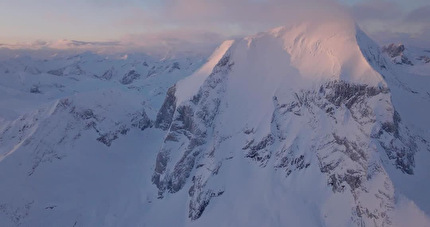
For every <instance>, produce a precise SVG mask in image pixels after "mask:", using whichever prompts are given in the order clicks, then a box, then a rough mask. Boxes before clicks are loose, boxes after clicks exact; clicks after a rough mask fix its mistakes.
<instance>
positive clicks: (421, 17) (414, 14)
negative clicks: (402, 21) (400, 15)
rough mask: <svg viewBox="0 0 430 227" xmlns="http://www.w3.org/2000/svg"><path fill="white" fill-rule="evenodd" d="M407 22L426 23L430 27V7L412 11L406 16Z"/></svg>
mask: <svg viewBox="0 0 430 227" xmlns="http://www.w3.org/2000/svg"><path fill="white" fill-rule="evenodd" d="M406 21H408V22H412V23H424V24H427V25H429V24H430V5H427V6H423V7H420V8H418V9H415V10H412V11H411V12H409V13H408V15H407V16H406Z"/></svg>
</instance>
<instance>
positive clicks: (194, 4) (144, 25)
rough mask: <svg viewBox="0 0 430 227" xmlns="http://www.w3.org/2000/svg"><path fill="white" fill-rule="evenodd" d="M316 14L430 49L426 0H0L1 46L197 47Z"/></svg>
mask: <svg viewBox="0 0 430 227" xmlns="http://www.w3.org/2000/svg"><path fill="white" fill-rule="evenodd" d="M318 11H324V13H325V14H331V13H332V12H333V15H337V14H339V12H341V13H340V14H342V13H347V14H348V15H350V16H352V17H353V18H354V19H355V20H356V21H357V23H358V24H359V25H360V26H361V27H362V28H363V29H364V30H365V31H366V32H367V33H368V34H369V35H370V36H371V37H372V38H374V39H376V41H378V42H380V43H384V42H411V43H413V44H414V45H419V46H428V47H430V1H429V0H409V1H406V0H309V1H307V0H304V1H303V0H301V1H300V0H0V31H1V33H0V45H1V44H7V45H17V46H19V45H21V44H23V43H24V44H27V45H35V46H37V45H41V46H43V45H46V43H49V44H50V45H51V46H54V47H55V46H61V44H62V43H64V42H66V41H64V40H78V41H85V42H89V43H86V44H87V45H100V46H109V45H115V44H117V43H130V44H131V45H134V44H135V45H139V44H141V43H144V44H145V45H155V46H157V45H175V44H177V45H182V46H187V45H189V46H192V45H194V44H197V46H198V45H201V46H203V45H210V44H213V43H218V42H220V41H221V40H223V39H226V38H228V37H235V36H241V35H247V34H252V33H255V32H258V31H264V30H267V29H270V28H272V27H277V26H281V25H283V24H284V23H287V22H286V21H289V20H293V19H292V18H294V17H307V16H312V17H313V18H315V19H318V17H315V14H318ZM316 12H317V13H316ZM288 15H292V16H288ZM284 21H285V22H284ZM59 40H60V41H59ZM61 40H62V41H61ZM52 43H54V44H55V45H54V44H52ZM75 44H76V45H77V44H82V43H75Z"/></svg>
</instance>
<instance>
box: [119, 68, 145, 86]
mask: <svg viewBox="0 0 430 227" xmlns="http://www.w3.org/2000/svg"><path fill="white" fill-rule="evenodd" d="M138 78H140V74H139V73H137V72H136V71H135V70H130V71H129V72H128V73H127V74H125V75H124V77H123V78H122V79H121V81H120V82H121V83H122V84H131V83H133V81H134V80H136V79H138Z"/></svg>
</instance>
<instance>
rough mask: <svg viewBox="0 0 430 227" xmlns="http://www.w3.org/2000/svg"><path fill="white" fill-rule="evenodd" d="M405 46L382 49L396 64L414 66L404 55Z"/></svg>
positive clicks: (395, 45)
mask: <svg viewBox="0 0 430 227" xmlns="http://www.w3.org/2000/svg"><path fill="white" fill-rule="evenodd" d="M404 51H405V46H404V45H403V44H394V43H392V44H390V45H388V46H384V47H382V52H385V53H387V54H388V55H389V56H390V57H391V58H392V59H393V62H394V63H396V64H406V65H414V64H413V63H412V62H411V61H410V60H409V58H408V57H406V56H405V55H404Z"/></svg>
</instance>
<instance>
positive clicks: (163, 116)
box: [155, 86, 176, 130]
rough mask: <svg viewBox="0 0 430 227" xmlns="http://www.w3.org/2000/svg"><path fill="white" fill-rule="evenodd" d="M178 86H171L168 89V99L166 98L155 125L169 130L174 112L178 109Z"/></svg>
mask: <svg viewBox="0 0 430 227" xmlns="http://www.w3.org/2000/svg"><path fill="white" fill-rule="evenodd" d="M175 92H176V86H173V87H171V88H169V90H168V91H167V95H166V99H165V100H164V103H163V106H162V107H161V109H160V111H159V112H158V114H157V119H156V120H155V127H156V128H161V129H163V130H167V129H168V128H169V127H170V125H171V124H172V119H173V114H174V113H175V110H176V97H175Z"/></svg>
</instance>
